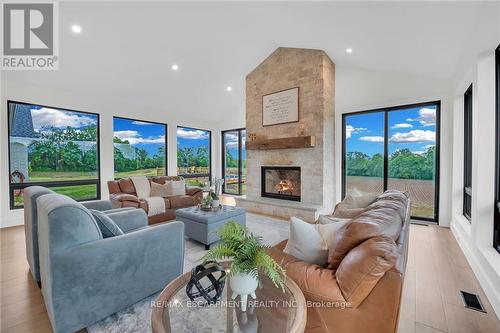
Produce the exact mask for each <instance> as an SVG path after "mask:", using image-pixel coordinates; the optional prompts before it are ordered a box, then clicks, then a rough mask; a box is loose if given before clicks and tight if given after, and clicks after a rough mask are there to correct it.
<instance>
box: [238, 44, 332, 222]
mask: <svg viewBox="0 0 500 333" xmlns="http://www.w3.org/2000/svg"><path fill="white" fill-rule="evenodd" d="M295 87H298V88H299V89H298V121H295V122H288V123H280V124H275V125H270V126H264V121H263V111H262V108H263V97H264V96H266V95H269V94H272V93H275V92H279V91H285V90H287V89H291V88H295ZM334 90H335V65H334V64H333V62H332V61H331V60H330V58H329V57H328V55H327V54H326V53H325V52H324V51H321V50H311V49H297V48H282V47H280V48H278V49H277V50H276V51H274V52H273V53H272V54H271V55H270V56H269V57H267V58H266V59H265V60H264V61H263V62H262V63H261V64H260V65H258V66H257V67H256V68H255V69H254V70H253V71H252V72H250V73H249V74H248V75H247V78H246V129H247V142H246V145H247V190H246V195H245V196H242V197H237V198H236V204H237V205H238V206H240V207H243V208H246V209H247V210H248V211H250V212H256V213H261V214H265V215H272V216H278V217H282V218H286V219H288V218H290V217H291V216H296V217H299V218H302V219H304V220H306V221H310V222H313V221H315V220H316V219H317V217H318V215H319V214H330V213H332V211H333V208H334V202H335V200H334V194H335V183H334V179H335V173H334V133H333V131H334V119H335V117H334V98H335V96H334ZM290 199H292V200H290Z"/></svg>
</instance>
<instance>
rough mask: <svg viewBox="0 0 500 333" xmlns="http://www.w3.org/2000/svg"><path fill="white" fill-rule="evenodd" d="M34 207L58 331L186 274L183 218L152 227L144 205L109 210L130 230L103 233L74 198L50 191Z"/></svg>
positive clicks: (51, 315)
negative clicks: (113, 210) (120, 210)
mask: <svg viewBox="0 0 500 333" xmlns="http://www.w3.org/2000/svg"><path fill="white" fill-rule="evenodd" d="M37 205H38V240H39V246H40V276H41V279H42V293H43V298H44V301H45V305H46V308H47V312H48V315H49V319H50V321H51V323H52V328H53V330H54V332H56V333H66V332H75V331H78V330H80V329H82V328H84V327H88V326H89V325H91V324H93V323H95V322H96V321H98V320H100V319H103V318H105V317H107V316H109V315H111V314H113V313H115V312H117V311H119V310H122V309H123V308H125V307H127V306H130V305H132V304H134V303H136V302H137V301H139V300H141V299H143V298H145V297H147V296H149V295H152V294H154V293H156V292H158V291H160V290H161V289H162V288H164V287H165V286H166V285H167V284H168V283H169V282H170V281H171V280H173V279H174V278H175V277H177V276H179V275H180V274H182V270H183V264H184V224H183V223H182V222H170V223H167V224H158V225H154V226H147V223H148V222H147V215H146V213H145V212H144V211H142V210H140V209H137V210H133V211H125V212H117V213H112V214H109V215H108V216H109V217H111V218H112V219H113V220H114V221H115V222H116V223H117V224H118V226H119V227H120V228H121V229H122V230H123V231H124V232H126V233H125V234H123V235H120V236H114V237H110V238H103V237H102V234H101V231H100V229H99V227H98V225H97V223H96V221H95V219H94V218H93V216H92V215H91V213H90V212H89V210H87V208H85V207H84V206H83V205H81V204H80V203H77V202H76V201H74V200H73V199H71V198H69V197H66V196H62V195H58V194H47V195H42V196H40V197H39V198H38V199H37ZM117 216H120V217H121V218H118V217H117Z"/></svg>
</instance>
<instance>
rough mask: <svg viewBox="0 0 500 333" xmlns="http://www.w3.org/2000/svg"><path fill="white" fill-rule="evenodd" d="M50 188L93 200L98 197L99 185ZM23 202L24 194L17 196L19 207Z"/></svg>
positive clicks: (72, 196)
mask: <svg viewBox="0 0 500 333" xmlns="http://www.w3.org/2000/svg"><path fill="white" fill-rule="evenodd" d="M50 189H51V190H52V191H54V192H56V193H59V194H63V195H67V196H68V197H71V198H73V199H75V200H86V199H88V200H91V199H95V198H96V197H97V186H96V185H93V184H90V185H76V186H61V187H51V188H50ZM23 204H24V202H23V196H22V195H20V196H17V197H16V198H15V206H16V207H19V206H22V205H23Z"/></svg>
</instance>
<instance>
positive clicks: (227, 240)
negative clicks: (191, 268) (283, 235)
mask: <svg viewBox="0 0 500 333" xmlns="http://www.w3.org/2000/svg"><path fill="white" fill-rule="evenodd" d="M218 234H219V237H220V243H219V245H217V246H215V247H213V248H212V249H210V250H209V251H208V252H207V253H206V254H205V255H204V256H203V258H202V260H203V262H204V263H205V262H207V261H211V260H223V259H232V260H233V261H232V263H231V267H230V271H229V272H228V276H229V284H230V286H231V289H232V290H233V294H232V296H231V297H232V298H233V299H235V298H236V297H237V296H238V295H240V300H241V310H242V311H246V306H247V298H248V295H250V296H251V297H252V298H254V299H255V290H256V289H257V286H258V285H259V284H260V279H259V273H261V274H265V275H267V276H268V277H269V279H270V280H271V281H272V283H273V284H274V285H275V286H276V287H277V288H281V289H282V290H284V280H285V270H284V269H283V268H282V267H281V266H280V265H279V264H278V263H277V262H276V261H275V260H274V259H273V258H272V257H271V256H270V255H269V254H267V252H266V250H267V249H268V248H269V246H267V245H264V244H263V243H262V238H261V237H258V236H255V235H254V234H252V233H251V232H250V231H249V230H248V229H247V228H245V227H244V226H242V225H240V224H238V223H236V222H235V221H229V222H228V223H227V224H226V225H225V226H224V227H223V228H221V229H220V230H219V232H218Z"/></svg>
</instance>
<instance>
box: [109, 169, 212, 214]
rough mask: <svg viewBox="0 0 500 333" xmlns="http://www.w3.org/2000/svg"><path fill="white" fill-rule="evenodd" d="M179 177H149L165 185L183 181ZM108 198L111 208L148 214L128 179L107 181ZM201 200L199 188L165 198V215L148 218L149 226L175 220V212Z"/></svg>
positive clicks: (188, 189) (201, 195) (201, 192)
mask: <svg viewBox="0 0 500 333" xmlns="http://www.w3.org/2000/svg"><path fill="white" fill-rule="evenodd" d="M183 179H184V178H183V177H181V176H160V177H151V178H149V180H150V181H154V182H155V183H158V184H165V182H166V181H167V180H183ZM108 190H109V198H110V200H111V202H112V203H113V207H116V208H119V207H135V208H142V209H144V210H145V211H146V213H147V212H148V203H147V202H146V201H145V200H142V199H139V198H138V197H137V193H136V191H135V187H134V183H133V182H132V180H131V179H130V178H122V179H120V180H112V181H108ZM202 198H203V190H202V189H201V188H199V187H186V195H177V196H172V197H167V198H165V213H163V214H158V215H154V216H148V222H149V224H154V223H160V222H165V221H170V220H174V219H175V210H176V209H178V208H185V207H190V206H196V205H197V204H198V203H200V202H201V199H202Z"/></svg>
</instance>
